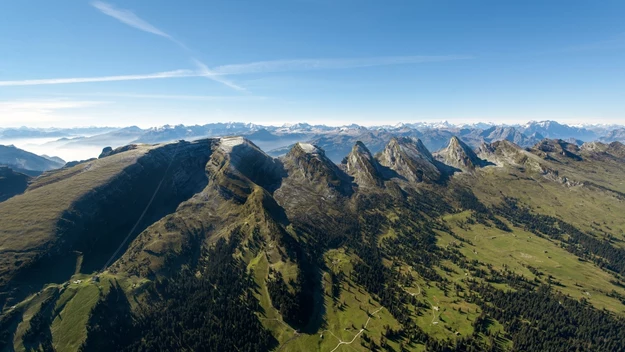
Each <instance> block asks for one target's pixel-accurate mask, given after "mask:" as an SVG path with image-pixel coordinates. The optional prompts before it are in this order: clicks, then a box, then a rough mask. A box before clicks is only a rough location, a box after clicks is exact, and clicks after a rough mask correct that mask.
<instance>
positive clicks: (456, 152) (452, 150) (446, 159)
mask: <svg viewBox="0 0 625 352" xmlns="http://www.w3.org/2000/svg"><path fill="white" fill-rule="evenodd" d="M435 157H436V158H437V159H438V160H439V161H441V162H443V163H445V164H446V165H449V166H453V167H456V168H459V169H461V170H463V171H471V170H474V169H476V168H479V167H482V166H484V165H485V162H484V160H482V159H480V158H479V157H478V156H477V154H475V152H474V151H473V150H472V149H471V148H470V147H469V146H468V145H466V144H465V143H464V142H462V141H461V140H460V139H459V138H458V137H456V136H454V137H452V138H451V140H450V141H449V145H447V147H446V148H445V149H443V150H441V151H439V152H438V153H436V154H435Z"/></svg>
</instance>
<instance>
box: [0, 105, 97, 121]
mask: <svg viewBox="0 0 625 352" xmlns="http://www.w3.org/2000/svg"><path fill="white" fill-rule="evenodd" d="M107 103H108V102H106V101H86V100H72V99H68V98H59V99H27V100H26V99H24V100H8V101H7V100H5V101H0V116H2V119H1V120H2V121H0V125H2V126H16V125H33V124H43V125H50V124H56V123H59V122H69V121H78V120H79V119H81V118H82V113H83V112H84V111H85V110H89V109H90V108H93V107H94V106H100V105H103V104H107ZM71 110H76V114H71V113H69V112H68V111H71Z"/></svg>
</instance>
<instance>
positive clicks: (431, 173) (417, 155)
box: [379, 137, 441, 182]
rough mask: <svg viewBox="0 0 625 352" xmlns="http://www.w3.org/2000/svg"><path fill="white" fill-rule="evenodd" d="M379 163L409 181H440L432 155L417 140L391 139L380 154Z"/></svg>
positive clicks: (439, 172) (406, 138) (405, 138)
mask: <svg viewBox="0 0 625 352" xmlns="http://www.w3.org/2000/svg"><path fill="white" fill-rule="evenodd" d="M379 162H380V164H381V165H383V166H386V167H388V168H390V169H392V170H394V171H395V172H397V173H398V174H399V175H400V176H403V177H404V178H405V179H407V180H409V181H413V182H423V181H431V182H437V181H439V180H440V179H441V171H440V170H439V169H438V168H437V167H436V165H435V163H434V158H433V157H432V154H431V153H430V151H429V150H428V149H427V148H426V147H425V146H424V145H423V143H422V142H421V140H419V139H413V138H409V137H394V138H391V140H390V141H389V143H388V144H387V145H386V147H385V148H384V150H383V151H382V153H381V154H380V156H379Z"/></svg>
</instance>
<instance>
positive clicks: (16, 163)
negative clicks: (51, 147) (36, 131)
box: [0, 145, 65, 176]
mask: <svg viewBox="0 0 625 352" xmlns="http://www.w3.org/2000/svg"><path fill="white" fill-rule="evenodd" d="M2 165H4V166H8V167H11V169H13V170H15V171H19V172H21V173H25V174H28V175H32V176H35V175H39V174H41V172H43V171H48V170H53V169H58V168H60V167H62V166H63V165H65V161H64V160H63V159H61V158H58V157H49V156H47V155H37V154H34V153H30V152H27V151H25V150H22V149H19V148H16V147H14V146H12V145H10V146H4V145H0V166H2Z"/></svg>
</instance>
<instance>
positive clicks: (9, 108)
mask: <svg viewBox="0 0 625 352" xmlns="http://www.w3.org/2000/svg"><path fill="white" fill-rule="evenodd" d="M101 104H106V102H103V101H85V100H69V99H43V100H10V101H0V112H16V111H28V112H40V113H48V112H52V111H54V110H63V109H79V108H87V107H92V106H96V105H101Z"/></svg>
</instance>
